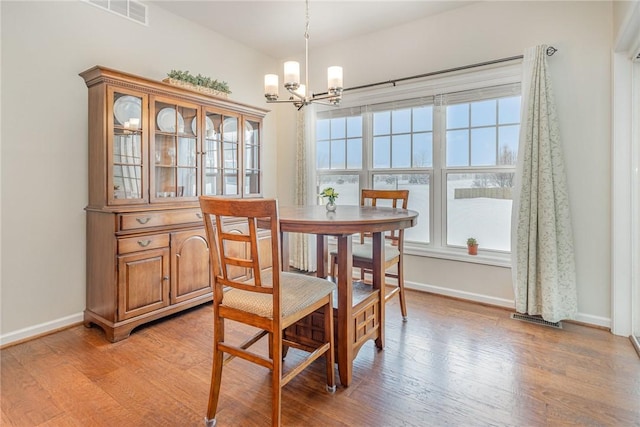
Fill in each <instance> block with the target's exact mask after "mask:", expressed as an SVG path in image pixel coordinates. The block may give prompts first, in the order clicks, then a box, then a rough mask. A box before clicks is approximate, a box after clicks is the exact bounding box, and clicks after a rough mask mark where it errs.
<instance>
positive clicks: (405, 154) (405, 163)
mask: <svg viewBox="0 0 640 427" xmlns="http://www.w3.org/2000/svg"><path fill="white" fill-rule="evenodd" d="M392 141H393V144H392V145H391V147H392V150H393V151H392V153H391V159H392V165H391V167H394V168H409V167H411V135H409V134H407V135H395V136H393V140H392Z"/></svg>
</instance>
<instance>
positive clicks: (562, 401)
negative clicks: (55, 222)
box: [0, 291, 640, 427]
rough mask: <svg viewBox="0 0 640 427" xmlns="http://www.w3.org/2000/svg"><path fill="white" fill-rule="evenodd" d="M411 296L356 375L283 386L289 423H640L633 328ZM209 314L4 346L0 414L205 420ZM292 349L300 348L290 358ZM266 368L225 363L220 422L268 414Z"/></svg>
mask: <svg viewBox="0 0 640 427" xmlns="http://www.w3.org/2000/svg"><path fill="white" fill-rule="evenodd" d="M407 296H408V299H407V300H408V310H409V321H408V322H406V323H403V322H402V321H401V316H400V310H399V308H398V307H397V304H398V300H397V298H396V299H394V300H393V301H392V302H390V303H388V304H387V325H386V331H387V338H386V347H385V349H384V350H383V351H381V352H379V351H377V350H376V348H375V345H374V343H373V342H368V343H367V344H365V346H364V347H363V348H362V349H361V351H360V353H359V355H358V357H357V359H356V361H355V364H354V380H353V383H352V385H351V386H350V387H348V388H344V387H341V386H339V387H338V391H337V392H336V393H335V394H329V393H327V392H326V391H325V386H324V381H323V376H324V371H323V370H324V361H323V360H318V361H317V362H316V363H315V364H314V365H312V366H311V368H310V369H308V370H307V371H305V372H304V373H303V374H302V375H299V376H298V377H297V378H296V379H294V380H293V381H292V382H291V383H290V384H288V385H287V386H286V387H285V388H284V390H283V408H282V417H283V425H285V426H305V427H309V426H444V425H447V426H564V425H581V426H638V425H640V359H638V356H637V354H636V352H635V350H634V348H633V346H632V345H631V343H630V341H629V340H628V339H627V338H623V337H616V336H614V335H612V334H610V333H609V332H607V331H604V330H599V329H594V328H588V327H585V326H580V325H576V324H568V323H564V329H562V330H557V329H553V328H549V327H545V326H539V325H533V324H529V323H525V322H521V321H517V320H511V319H510V318H509V312H508V311H506V310H503V309H500V308H495V307H487V306H482V305H478V304H474V303H469V302H465V301H459V300H453V299H448V298H444V297H440V296H435V295H430V294H424V293H418V292H412V291H408V292H407ZM212 317H213V316H212V313H211V305H210V304H208V305H205V306H201V307H199V308H196V309H193V310H191V311H189V312H186V313H183V314H180V315H177V316H174V317H172V318H169V319H166V320H163V321H159V322H156V323H153V324H150V325H147V326H144V327H141V328H138V329H136V330H134V332H133V333H132V335H131V337H130V338H129V339H126V340H124V341H121V342H118V343H115V344H111V343H109V342H108V341H106V339H105V338H104V334H103V332H102V331H101V330H100V329H98V328H92V329H87V328H84V327H83V326H77V327H74V328H71V329H68V330H65V331H62V332H58V333H56V334H53V335H49V336H46V337H42V338H39V339H36V340H33V341H30V342H26V343H22V344H19V345H15V346H13V347H8V348H6V349H4V350H2V351H1V352H0V353H1V356H2V365H1V367H0V368H1V395H0V398H1V401H2V402H1V410H2V412H1V418H0V424H2V426H201V425H203V417H204V415H205V410H206V405H207V397H208V393H209V380H210V370H211V366H210V365H211V354H212V353H211V343H212V336H211V335H212V334H211V331H212V326H211V319H212ZM228 330H229V333H231V330H232V328H229V329H228ZM236 331H237V329H236ZM237 332H238V333H241V334H244V333H246V332H247V331H246V330H243V331H237ZM264 347H266V346H264ZM264 347H263V348H264ZM295 357H296V354H295V351H293V350H292V351H290V353H289V355H288V356H287V361H290V360H291V361H293V360H294V359H295ZM269 375H270V374H269V371H268V370H266V369H264V368H261V367H258V366H256V365H253V364H250V363H247V362H245V361H243V360H240V359H234V360H233V361H231V362H230V363H229V364H227V365H226V366H225V368H224V370H223V376H222V396H221V398H220V405H219V412H218V415H217V419H218V426H266V425H270V418H269V416H270V407H271V406H270V405H271V403H270V401H269V396H270V394H269V393H270V388H269V387H270V380H269Z"/></svg>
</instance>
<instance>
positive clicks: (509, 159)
mask: <svg viewBox="0 0 640 427" xmlns="http://www.w3.org/2000/svg"><path fill="white" fill-rule="evenodd" d="M519 134H520V126H519V125H514V126H500V128H498V147H499V151H498V164H499V165H515V164H516V160H517V156H518V138H519Z"/></svg>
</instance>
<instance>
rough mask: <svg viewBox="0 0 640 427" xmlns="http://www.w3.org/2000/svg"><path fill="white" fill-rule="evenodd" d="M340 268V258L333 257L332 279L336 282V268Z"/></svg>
mask: <svg viewBox="0 0 640 427" xmlns="http://www.w3.org/2000/svg"><path fill="white" fill-rule="evenodd" d="M337 266H338V257H337V256H332V257H331V278H332V279H334V280H335V277H336V267H337Z"/></svg>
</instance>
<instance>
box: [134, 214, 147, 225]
mask: <svg viewBox="0 0 640 427" xmlns="http://www.w3.org/2000/svg"><path fill="white" fill-rule="evenodd" d="M150 219H151V217H150V216H147V217H144V218H136V221H138V222H139V223H140V224H146V223H148V222H149V220H150Z"/></svg>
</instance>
